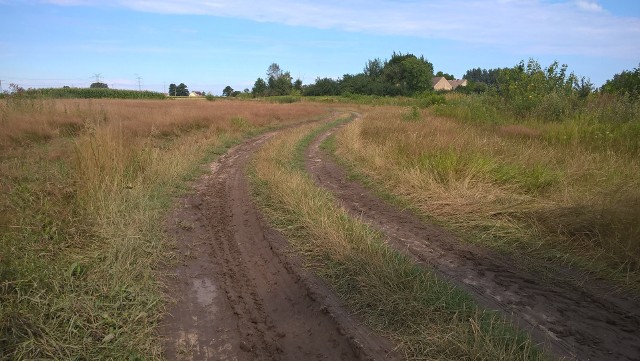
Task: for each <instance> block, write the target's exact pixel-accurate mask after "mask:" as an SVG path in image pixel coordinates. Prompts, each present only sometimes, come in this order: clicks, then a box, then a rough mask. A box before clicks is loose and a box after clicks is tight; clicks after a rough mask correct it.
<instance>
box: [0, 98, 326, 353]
mask: <svg viewBox="0 0 640 361" xmlns="http://www.w3.org/2000/svg"><path fill="white" fill-rule="evenodd" d="M322 113H325V108H324V107H323V106H322V105H316V104H303V103H298V104H288V105H279V104H267V103H261V102H226V101H219V102H205V101H202V102H179V101H135V100H25V99H22V100H20V99H18V100H16V99H9V100H4V101H2V102H0V250H1V251H0V303H1V304H2V307H0V350H1V351H2V354H3V356H5V355H6V356H7V357H9V358H15V359H34V358H53V359H72V358H77V359H141V358H144V359H160V358H161V353H160V352H161V350H160V342H159V340H158V339H157V337H156V335H155V326H156V325H157V322H158V320H159V318H160V317H161V315H162V308H163V306H162V305H163V301H162V296H161V293H160V286H161V285H160V284H159V274H158V271H159V269H158V268H159V266H160V265H161V264H162V263H164V262H169V261H170V258H171V252H170V250H169V249H168V244H167V243H166V242H165V240H164V235H163V234H162V225H163V215H164V214H165V211H166V209H167V207H168V206H169V204H170V200H171V197H172V196H174V195H176V194H177V193H178V192H179V189H180V187H184V181H185V180H187V179H188V178H189V177H190V176H193V175H194V174H197V172H198V170H199V164H201V163H202V162H203V161H204V160H205V159H207V157H209V158H211V156H213V155H215V154H219V153H220V152H222V151H224V146H228V145H229V144H231V143H232V142H233V141H238V140H239V139H241V137H243V136H245V135H246V134H248V133H250V132H252V131H256V130H258V129H259V128H263V127H271V126H280V125H286V124H290V123H294V122H298V121H301V120H304V119H310V118H313V117H315V116H318V115H320V114H322Z"/></svg>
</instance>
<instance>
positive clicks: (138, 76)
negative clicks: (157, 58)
mask: <svg viewBox="0 0 640 361" xmlns="http://www.w3.org/2000/svg"><path fill="white" fill-rule="evenodd" d="M136 75H137V77H136V79H138V91H140V90H142V88H141V87H140V81H141V80H142V77H141V76H140V75H138V74H136Z"/></svg>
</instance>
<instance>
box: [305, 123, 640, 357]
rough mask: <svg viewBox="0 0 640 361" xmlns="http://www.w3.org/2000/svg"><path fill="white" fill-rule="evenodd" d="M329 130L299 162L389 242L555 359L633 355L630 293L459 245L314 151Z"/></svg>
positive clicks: (635, 330) (637, 319)
mask: <svg viewBox="0 0 640 361" xmlns="http://www.w3.org/2000/svg"><path fill="white" fill-rule="evenodd" d="M335 130H336V129H335V128H334V129H332V130H330V131H328V132H326V133H324V134H323V135H321V136H320V137H318V138H317V139H316V140H315V141H314V142H313V143H312V145H311V147H310V148H309V149H308V151H307V154H306V168H307V170H308V172H309V173H311V175H312V177H313V178H314V179H315V181H316V182H317V184H319V185H320V186H322V187H325V188H326V189H328V190H330V191H331V192H332V193H333V194H334V195H335V196H336V197H337V198H338V200H339V201H340V202H341V204H342V206H343V207H344V208H345V209H346V210H347V211H349V212H350V213H351V214H353V215H354V216H357V217H359V218H361V219H363V220H364V221H365V222H367V223H369V224H371V225H372V226H373V227H376V228H378V229H380V230H381V231H382V232H384V234H385V235H386V237H387V240H388V242H389V244H390V245H392V246H393V247H395V248H396V249H398V250H399V251H401V252H404V253H406V254H408V255H409V256H410V257H412V259H414V260H415V261H416V262H418V263H420V264H424V265H425V266H428V267H429V268H435V269H436V270H437V272H438V273H439V274H440V275H441V276H442V277H444V278H447V279H449V280H451V281H453V282H454V283H456V284H457V285H458V286H460V287H462V288H463V289H465V290H467V291H469V292H470V293H471V294H472V295H473V296H474V297H475V298H476V299H477V301H478V302H479V303H480V304H481V305H483V306H485V307H488V308H490V309H495V310H501V311H502V312H504V314H505V315H507V316H508V317H510V318H512V319H513V320H514V321H515V323H516V324H517V325H518V326H519V327H520V328H521V329H523V330H526V331H528V332H530V333H531V334H532V337H533V339H534V340H535V341H536V342H539V343H540V344H542V345H543V347H545V348H546V349H547V350H549V351H550V352H551V353H552V354H554V355H556V356H557V357H559V358H566V359H578V360H640V301H639V300H638V299H637V298H634V297H631V296H627V295H623V294H621V293H620V292H614V291H612V290H611V289H606V288H600V287H596V286H591V285H589V286H584V285H583V286H577V285H575V283H573V282H569V281H566V280H563V279H561V278H560V277H554V276H551V277H550V276H549V275H548V274H545V275H542V274H540V273H536V272H535V271H531V270H525V269H523V267H519V266H518V265H519V264H521V263H522V262H519V261H518V260H517V259H513V258H511V257H509V256H507V255H503V254H497V253H495V252H491V251H489V250H486V249H483V248H481V247H476V246H474V245H470V244H468V243H462V242H460V241H459V240H458V239H456V238H455V237H454V236H452V235H451V234H450V233H449V232H447V231H446V230H444V229H442V228H441V227H438V226H436V225H433V224H429V223H426V222H425V221H424V220H423V219H420V218H419V217H416V216H415V215H413V214H412V213H410V212H408V211H406V210H402V209H398V208H396V207H394V206H391V205H389V204H387V203H385V202H383V201H381V200H380V199H379V198H378V197H376V196H375V195H374V194H372V192H371V191H369V190H368V189H365V188H364V187H363V186H362V185H361V184H359V183H357V182H354V181H350V180H349V179H348V177H347V174H346V172H345V171H344V170H343V169H342V168H341V167H339V166H338V165H337V164H336V163H335V162H334V161H333V160H332V159H331V156H329V155H327V154H325V153H324V152H322V151H321V150H320V149H319V146H320V143H321V142H322V141H323V140H324V139H326V138H327V137H328V136H330V135H331V134H332V133H333V132H335Z"/></svg>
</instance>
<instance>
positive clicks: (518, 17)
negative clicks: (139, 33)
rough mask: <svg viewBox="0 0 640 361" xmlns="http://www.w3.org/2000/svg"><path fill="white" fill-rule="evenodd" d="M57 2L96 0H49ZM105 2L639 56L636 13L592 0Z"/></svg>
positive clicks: (517, 48)
mask: <svg viewBox="0 0 640 361" xmlns="http://www.w3.org/2000/svg"><path fill="white" fill-rule="evenodd" d="M47 1H48V2H50V3H55V4H65V5H73V4H83V5H87V4H89V3H92V4H93V5H96V6H103V2H102V1H98V0H47ZM110 6H119V7H124V8H129V9H132V10H136V11H144V12H154V13H163V14H201V15H212V16H221V17H230V18H240V19H248V20H254V21H261V22H273V23H280V24H286V25H291V26H308V27H314V28H321V29H327V28H332V29H339V30H347V31H355V32H366V33H373V34H384V35H406V36H416V37H423V38H435V39H443V40H452V41H459V42H463V43H468V44H484V45H486V46H496V47H500V48H502V49H508V50H509V51H511V52H513V53H526V52H527V51H530V50H532V49H537V50H538V51H541V52H543V53H545V52H549V53H548V54H553V55H564V54H570V55H604V54H607V55H609V56H614V57H623V58H638V57H640V41H639V40H638V39H640V19H639V18H631V17H626V18H621V17H616V16H614V15H612V14H610V13H608V12H606V11H604V10H603V8H602V6H600V5H599V4H598V3H597V2H595V1H593V0H565V1H564V2H547V1H543V0H464V1H455V2H454V1H449V0H433V1H426V0H425V1H418V0H416V1H392V0H370V1H364V0H354V1H336V0H327V1H324V2H316V1H310V0H303V1H294V0H271V1H268V2H266V1H262V2H255V1H249V0H236V1H228V0H226V1H221V0H202V1H198V0H126V1H125V0H116V1H114V2H112V3H110Z"/></svg>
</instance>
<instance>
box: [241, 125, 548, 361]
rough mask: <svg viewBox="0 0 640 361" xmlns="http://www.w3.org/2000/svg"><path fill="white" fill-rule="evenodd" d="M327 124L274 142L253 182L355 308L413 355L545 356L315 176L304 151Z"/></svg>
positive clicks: (273, 214)
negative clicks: (355, 213) (355, 214)
mask: <svg viewBox="0 0 640 361" xmlns="http://www.w3.org/2000/svg"><path fill="white" fill-rule="evenodd" d="M325 127H326V126H325ZM322 129H323V128H322V127H320V126H306V127H304V128H296V129H294V130H293V131H287V133H286V134H283V135H282V136H278V137H277V139H275V140H274V141H271V142H270V143H269V144H268V145H267V146H265V147H264V148H263V149H262V150H261V151H260V152H259V153H258V155H257V157H256V160H255V166H254V170H253V185H254V189H255V190H256V193H257V197H258V199H259V202H260V204H261V205H262V207H263V210H264V211H265V212H266V214H267V215H268V217H269V219H270V220H271V222H272V223H273V224H274V225H275V226H276V227H277V228H279V229H280V230H282V231H283V232H284V233H285V234H286V235H287V237H288V239H289V240H290V242H291V243H292V244H293V246H294V248H295V249H296V250H297V251H299V252H300V253H301V254H303V255H304V257H305V261H306V262H307V263H308V264H309V265H310V267H311V268H312V269H313V270H314V271H315V272H316V273H317V274H319V275H321V276H322V277H323V278H324V279H325V280H327V281H328V282H329V284H330V285H331V286H332V287H333V289H334V290H335V291H336V292H337V293H338V294H339V295H340V297H341V298H343V299H344V300H345V302H346V303H347V304H348V305H349V306H350V308H351V310H352V311H353V312H355V313H357V314H359V315H360V316H362V317H363V319H364V320H365V321H366V322H367V323H368V324H369V325H371V326H372V327H373V328H375V329H377V330H379V331H380V332H382V333H383V334H386V335H389V336H390V337H391V338H392V339H393V340H394V341H395V342H396V344H397V345H398V349H399V350H400V351H401V352H402V353H403V354H404V356H405V357H406V358H407V359H429V360H537V359H544V355H542V354H541V353H540V351H539V350H537V349H536V348H535V347H533V346H532V343H531V341H530V340H528V339H527V338H526V337H525V336H523V335H518V334H517V333H516V332H514V330H513V329H512V328H511V327H510V326H509V325H508V324H507V323H506V322H505V321H504V320H502V319H501V318H500V317H498V316H497V315H496V314H493V313H488V312H485V311H482V310H480V309H479V308H478V307H477V306H476V305H475V303H474V302H473V301H472V300H471V298H470V297H469V296H468V295H466V294H465V293H463V292H461V291H459V290H458V289H456V288H455V287H454V286H453V285H452V284H450V283H448V282H446V281H443V280H441V279H439V278H437V277H436V276H435V275H433V274H432V273H430V272H429V270H426V269H423V268H420V267H417V266H415V265H414V264H413V263H412V262H411V261H410V260H408V259H407V258H406V257H404V256H402V255H401V254H400V253H398V252H396V251H393V250H392V249H391V248H389V247H388V246H387V245H386V244H385V243H384V241H383V239H382V236H381V235H380V234H379V233H377V232H375V231H374V230H372V229H371V228H369V227H368V226H366V225H364V224H363V223H362V222H360V221H359V220H356V219H354V218H351V217H350V216H349V215H348V214H347V213H346V211H344V210H343V209H342V208H341V207H340V206H339V205H338V204H337V202H336V201H335V199H334V198H333V197H332V196H331V195H330V194H329V193H328V192H327V191H325V190H322V189H320V188H318V187H317V186H316V185H315V184H314V183H313V181H312V180H311V179H310V177H309V176H308V175H307V174H306V172H305V171H304V166H303V164H302V157H303V152H304V150H305V149H306V147H307V145H308V144H309V142H310V141H311V139H313V137H314V135H315V134H317V132H319V131H321V130H322Z"/></svg>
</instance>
